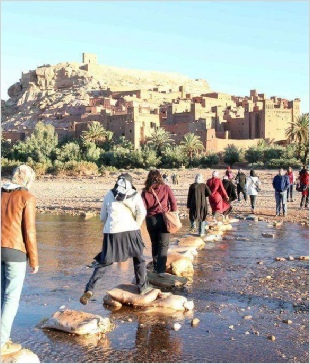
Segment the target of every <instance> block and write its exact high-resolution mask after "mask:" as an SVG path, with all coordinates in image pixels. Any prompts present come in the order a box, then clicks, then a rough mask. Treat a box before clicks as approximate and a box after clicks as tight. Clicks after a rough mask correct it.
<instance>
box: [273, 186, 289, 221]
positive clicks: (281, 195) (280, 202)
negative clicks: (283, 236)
mask: <svg viewBox="0 0 310 364" xmlns="http://www.w3.org/2000/svg"><path fill="white" fill-rule="evenodd" d="M275 197H276V214H277V215H280V214H281V207H282V210H283V214H286V211H287V209H286V202H287V191H284V192H275Z"/></svg>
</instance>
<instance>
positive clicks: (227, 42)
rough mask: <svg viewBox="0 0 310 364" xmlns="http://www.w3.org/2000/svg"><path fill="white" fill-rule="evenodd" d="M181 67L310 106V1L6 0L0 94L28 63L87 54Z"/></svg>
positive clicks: (118, 63)
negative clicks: (297, 99) (296, 99)
mask: <svg viewBox="0 0 310 364" xmlns="http://www.w3.org/2000/svg"><path fill="white" fill-rule="evenodd" d="M84 52H85V53H95V54H97V57H98V62H99V63H100V64H105V65H109V66H115V67H122V68H131V69H141V70H152V71H163V72H176V73H180V74H183V75H186V76H188V77H190V78H193V79H196V78H202V79H205V80H206V81H207V82H208V84H209V85H210V88H211V89H212V90H213V91H217V92H224V93H229V94H232V95H236V96H247V95H249V92H250V90H251V89H256V90H257V91H258V92H259V93H265V94H266V96H267V97H271V96H278V97H283V98H287V99H289V100H292V99H294V98H300V99H301V111H302V112H309V2H308V1H306V0H305V1H296V0H294V1H283V0H282V1H5V0H2V1H1V99H4V100H7V99H8V95H7V90H8V88H9V87H10V86H11V85H12V84H14V83H15V82H18V81H19V79H20V77H21V73H22V71H29V70H34V69H36V67H38V66H41V65H43V64H51V65H56V64H57V63H60V62H82V53H84Z"/></svg>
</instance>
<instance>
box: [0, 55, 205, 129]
mask: <svg viewBox="0 0 310 364" xmlns="http://www.w3.org/2000/svg"><path fill="white" fill-rule="evenodd" d="M179 86H184V89H185V90H186V93H192V94H195V95H200V94H202V93H206V92H210V91H211V90H210V87H209V85H208V84H207V82H206V81H205V80H202V79H197V80H193V79H190V78H188V77H186V76H184V75H180V74H175V73H163V72H154V71H140V70H131V69H122V68H116V67H110V66H106V65H98V64H91V65H88V64H84V63H76V62H66V63H59V64H57V65H55V66H52V65H43V66H40V67H38V68H36V69H35V70H32V71H29V72H26V73H23V74H22V77H21V79H20V80H19V82H16V83H14V84H13V85H12V86H11V87H10V88H9V89H8V95H9V99H8V100H7V101H5V102H4V101H3V100H2V101H1V111H2V120H1V123H2V129H3V130H9V129H21V128H33V127H34V126H35V124H36V123H37V122H38V120H40V119H42V120H44V121H45V122H48V123H50V124H53V125H54V126H57V119H56V118H55V115H56V114H57V113H62V114H69V115H78V114H79V113H81V111H80V110H81V109H82V108H83V107H84V106H87V105H88V103H89V97H90V96H93V95H96V94H97V95H100V94H101V95H104V90H107V89H108V88H110V89H111V90H113V91H119V90H123V91H124V90H137V89H144V90H152V89H153V88H164V89H167V93H162V95H163V97H162V98H161V99H160V98H159V99H158V100H159V101H160V102H163V101H171V100H169V90H172V92H173V91H177V90H178V89H179ZM159 101H158V102H159ZM49 117H50V119H49ZM62 126H65V125H63V124H62Z"/></svg>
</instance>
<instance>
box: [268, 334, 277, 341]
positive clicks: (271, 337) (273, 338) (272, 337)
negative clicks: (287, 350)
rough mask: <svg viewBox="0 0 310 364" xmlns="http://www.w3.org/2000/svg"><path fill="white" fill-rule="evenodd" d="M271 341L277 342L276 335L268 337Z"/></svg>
mask: <svg viewBox="0 0 310 364" xmlns="http://www.w3.org/2000/svg"><path fill="white" fill-rule="evenodd" d="M267 338H268V339H269V340H271V341H275V340H276V337H275V336H274V335H268V337H267Z"/></svg>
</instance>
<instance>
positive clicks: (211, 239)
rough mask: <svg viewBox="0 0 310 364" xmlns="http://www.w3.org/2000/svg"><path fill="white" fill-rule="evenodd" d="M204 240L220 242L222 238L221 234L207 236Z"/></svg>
mask: <svg viewBox="0 0 310 364" xmlns="http://www.w3.org/2000/svg"><path fill="white" fill-rule="evenodd" d="M202 239H203V241H204V242H209V241H220V240H221V239H222V237H221V235H219V234H207V235H206V236H204V237H203V238H202Z"/></svg>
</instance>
